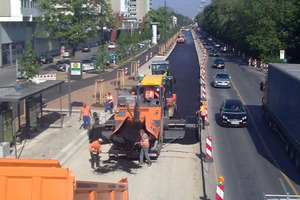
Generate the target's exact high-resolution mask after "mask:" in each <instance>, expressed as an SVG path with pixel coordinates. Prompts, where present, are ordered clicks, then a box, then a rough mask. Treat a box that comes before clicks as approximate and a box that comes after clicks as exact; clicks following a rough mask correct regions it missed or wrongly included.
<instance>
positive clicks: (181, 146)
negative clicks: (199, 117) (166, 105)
mask: <svg viewBox="0 0 300 200" xmlns="http://www.w3.org/2000/svg"><path fill="white" fill-rule="evenodd" d="M186 34H187V39H188V41H189V42H187V43H185V44H180V45H176V47H175V49H174V50H173V52H172V53H171V54H170V57H169V58H168V60H170V62H171V64H172V72H171V74H172V75H173V76H174V77H175V79H177V80H176V81H177V83H176V87H175V89H176V90H175V91H176V92H178V99H180V98H184V99H180V101H179V102H178V107H180V106H184V108H178V113H177V116H179V117H181V116H185V115H194V114H195V111H196V109H197V108H199V87H198V84H199V66H198V59H197V56H196V51H195V46H194V44H193V40H192V38H191V34H190V32H187V33H186ZM177 55H185V56H184V57H183V58H181V59H177V60H175V62H174V60H173V59H175V58H176V57H177ZM186 58H188V59H189V60H188V61H187V60H185V59H186ZM187 63H188V64H187ZM182 66H185V68H184V71H185V75H184V76H182V69H183V68H182ZM197 74H198V75H197ZM187 76H190V77H193V78H188V77H187ZM187 80H188V81H187ZM197 87H198V89H197ZM186 92H187V93H186ZM186 94H187V95H189V96H187V95H186ZM186 102H187V103H186ZM191 105H192V106H191ZM109 148H110V144H104V145H103V148H102V151H103V153H102V156H101V167H100V169H98V170H96V171H95V170H92V169H91V168H90V163H89V157H90V156H89V152H88V143H87V142H86V143H85V144H84V145H83V146H82V147H81V148H80V149H79V150H78V151H77V152H76V153H75V154H74V155H73V156H72V157H71V158H70V159H69V160H68V161H67V162H66V163H65V164H64V167H69V168H70V169H72V170H73V171H74V172H75V174H76V179H78V180H91V181H93V180H94V181H104V182H116V181H118V180H119V179H120V178H122V177H124V176H126V177H127V178H128V182H129V197H130V199H145V200H147V199H149V200H153V199H174V200H176V199H200V198H201V197H202V195H203V194H202V191H203V188H202V176H201V159H200V155H201V152H200V146H199V142H198V140H196V139H195V137H193V138H190V139H188V140H177V141H175V142H172V143H165V144H164V146H163V149H162V152H161V154H160V156H159V157H158V158H157V159H154V158H153V164H152V166H147V165H146V166H142V167H141V166H139V165H138V160H136V159H125V158H118V159H115V160H113V159H109V158H108V155H107V154H106V153H105V152H107V151H108V150H109Z"/></svg>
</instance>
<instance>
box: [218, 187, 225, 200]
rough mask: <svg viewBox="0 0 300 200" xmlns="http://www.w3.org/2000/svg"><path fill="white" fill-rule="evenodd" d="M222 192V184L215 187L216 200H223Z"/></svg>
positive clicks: (223, 188)
mask: <svg viewBox="0 0 300 200" xmlns="http://www.w3.org/2000/svg"><path fill="white" fill-rule="evenodd" d="M224 190H225V186H224V185H222V184H219V185H217V192H216V200H223V199H224Z"/></svg>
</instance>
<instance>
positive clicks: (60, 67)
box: [56, 59, 71, 72]
mask: <svg viewBox="0 0 300 200" xmlns="http://www.w3.org/2000/svg"><path fill="white" fill-rule="evenodd" d="M70 65H71V60H68V59H66V60H59V61H57V62H56V70H57V71H62V72H65V71H67V70H68V69H69V67H70Z"/></svg>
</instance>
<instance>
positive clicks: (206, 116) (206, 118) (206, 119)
mask: <svg viewBox="0 0 300 200" xmlns="http://www.w3.org/2000/svg"><path fill="white" fill-rule="evenodd" d="M205 113H206V115H205V124H207V123H208V110H207V106H206V107H205Z"/></svg>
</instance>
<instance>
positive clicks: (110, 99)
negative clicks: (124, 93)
mask: <svg viewBox="0 0 300 200" xmlns="http://www.w3.org/2000/svg"><path fill="white" fill-rule="evenodd" d="M106 101H107V102H108V103H112V102H113V101H114V99H113V97H112V95H110V96H108V95H107V96H106Z"/></svg>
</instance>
